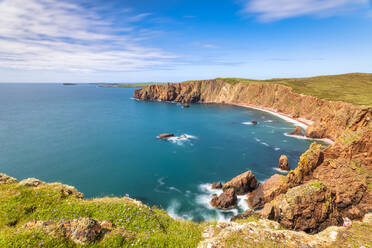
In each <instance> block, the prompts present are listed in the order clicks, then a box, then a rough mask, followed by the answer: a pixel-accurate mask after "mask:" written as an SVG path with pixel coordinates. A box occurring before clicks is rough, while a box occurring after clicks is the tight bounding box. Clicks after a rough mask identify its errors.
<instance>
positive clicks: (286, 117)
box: [229, 103, 335, 145]
mask: <svg viewBox="0 0 372 248" xmlns="http://www.w3.org/2000/svg"><path fill="white" fill-rule="evenodd" d="M229 104H230V105H233V106H239V107H243V108H251V109H255V110H259V111H263V112H266V113H270V114H272V115H274V116H277V117H279V118H281V119H282V120H285V121H287V122H289V123H292V124H295V125H296V126H300V127H301V128H303V129H304V130H306V129H307V128H308V127H309V126H311V125H312V124H313V123H314V122H313V121H311V120H306V119H303V118H293V117H291V116H289V115H287V114H284V113H279V112H276V111H274V110H273V109H269V108H264V107H257V106H253V105H250V104H238V103H229ZM285 135H286V136H288V137H294V138H298V139H310V140H317V141H322V142H324V143H326V144H329V145H333V144H334V143H335V142H334V141H333V140H331V139H328V138H323V139H314V138H309V137H306V136H299V135H289V134H285Z"/></svg>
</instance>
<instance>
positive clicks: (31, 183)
mask: <svg viewBox="0 0 372 248" xmlns="http://www.w3.org/2000/svg"><path fill="white" fill-rule="evenodd" d="M43 184H45V183H44V182H42V181H40V180H39V179H36V178H27V179H24V180H22V181H20V182H19V183H18V185H19V186H26V187H38V186H40V185H43Z"/></svg>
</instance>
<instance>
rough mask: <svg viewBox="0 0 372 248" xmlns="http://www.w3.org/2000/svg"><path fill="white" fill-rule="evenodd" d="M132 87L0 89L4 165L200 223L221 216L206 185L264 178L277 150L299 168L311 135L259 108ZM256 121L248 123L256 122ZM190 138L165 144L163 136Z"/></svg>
mask: <svg viewBox="0 0 372 248" xmlns="http://www.w3.org/2000/svg"><path fill="white" fill-rule="evenodd" d="M133 92H134V89H132V88H98V87H96V86H95V85H84V84H79V85H74V86H64V85H62V84H1V85H0V106H1V108H0V141H1V143H0V171H1V172H2V173H6V174H8V175H10V176H13V177H16V178H18V179H23V178H28V177H35V178H38V179H41V180H44V181H47V182H54V181H59V182H62V183H64V184H69V185H73V186H75V187H76V188H77V189H78V190H79V191H81V192H83V193H84V194H85V196H86V197H88V198H90V197H100V196H105V195H112V196H124V195H126V194H128V195H129V196H130V197H132V198H136V199H138V200H141V201H142V202H144V203H146V204H148V205H157V206H159V207H162V208H164V209H166V210H168V211H169V213H170V214H171V215H174V216H179V217H182V218H187V219H192V220H195V221H202V220H209V219H219V220H224V219H228V218H229V217H231V216H232V215H233V214H236V213H238V212H239V211H240V212H241V211H243V210H244V209H245V208H246V207H247V206H246V205H245V203H244V201H243V199H240V204H239V208H238V209H235V210H232V211H216V210H214V209H212V208H210V207H209V206H208V201H209V199H210V195H211V193H212V191H211V189H210V188H209V186H208V185H209V184H210V183H213V182H216V181H223V182H224V181H227V180H230V179H231V178H233V177H235V176H236V175H238V174H240V173H242V172H245V171H247V170H252V171H253V173H254V174H255V176H256V178H257V179H258V180H259V181H260V182H263V181H264V180H266V179H268V178H269V177H270V176H271V175H273V174H274V173H277V171H276V170H275V168H276V167H277V163H278V159H279V157H280V155H281V154H286V155H287V156H288V158H289V163H290V166H291V168H292V169H293V168H295V166H296V164H297V162H298V159H299V156H300V155H301V154H302V153H303V152H304V151H305V150H307V148H308V146H309V144H310V143H311V142H312V141H311V140H306V139H297V138H294V137H287V136H285V135H284V133H287V132H289V131H292V130H293V129H294V125H293V124H291V123H288V122H286V121H284V120H282V119H280V118H279V117H277V116H274V115H271V114H270V113H266V112H262V111H259V110H254V109H249V108H244V107H238V106H230V105H216V104H192V105H191V107H190V108H187V109H184V108H182V106H181V105H177V104H172V103H163V102H142V101H137V100H134V99H133V98H132V96H133ZM253 120H256V121H258V125H250V123H251V121H253ZM166 132H172V133H174V134H175V135H177V136H180V135H183V134H185V135H186V137H187V139H184V140H176V139H171V140H159V139H157V138H156V136H157V135H159V134H160V133H166Z"/></svg>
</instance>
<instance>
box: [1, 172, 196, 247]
mask: <svg viewBox="0 0 372 248" xmlns="http://www.w3.org/2000/svg"><path fill="white" fill-rule="evenodd" d="M200 239H201V227H200V226H199V225H198V224H196V223H192V222H189V221H182V220H174V219H172V218H171V217H170V216H169V215H168V214H167V213H166V212H165V211H164V210H160V209H157V208H150V207H147V206H145V205H143V204H142V203H140V202H137V201H135V200H133V199H130V198H128V197H123V198H99V199H91V200H86V199H83V198H82V194H81V193H79V192H78V191H77V190H76V189H74V188H73V187H71V186H67V185H62V184H60V183H53V184H46V183H43V182H40V181H38V180H36V179H32V180H28V181H21V182H20V183H18V181H17V180H15V179H14V178H11V177H8V176H6V175H3V174H0V247H196V245H197V244H198V242H199V241H200Z"/></svg>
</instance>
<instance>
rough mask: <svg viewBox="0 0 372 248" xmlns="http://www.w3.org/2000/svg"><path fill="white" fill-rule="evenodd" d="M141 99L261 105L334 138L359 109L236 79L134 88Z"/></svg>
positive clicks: (309, 133)
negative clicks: (232, 82)
mask: <svg viewBox="0 0 372 248" xmlns="http://www.w3.org/2000/svg"><path fill="white" fill-rule="evenodd" d="M134 97H135V98H137V99H141V100H160V101H172V102H182V103H186V102H187V103H226V104H239V105H246V106H253V107H259V108H265V109H268V110H272V111H275V112H277V113H281V114H285V115H288V116H290V117H294V118H297V119H299V120H308V121H310V123H311V124H312V125H311V126H310V127H309V128H308V130H307V132H306V135H307V136H308V137H312V138H329V139H332V140H335V139H336V138H337V137H338V136H339V135H341V134H342V132H343V131H344V130H345V129H346V127H347V126H348V125H350V123H351V122H352V120H353V119H354V118H355V117H356V116H357V115H358V113H360V111H361V109H362V108H361V107H360V106H355V105H353V104H350V103H345V102H339V101H327V100H322V99H319V98H317V97H313V96H309V95H302V94H298V93H294V92H292V89H291V88H290V87H287V86H283V85H279V84H265V83H238V84H235V85H231V84H228V83H225V82H224V81H223V80H206V81H195V82H187V83H175V84H163V85H151V86H148V87H145V88H143V89H139V90H136V91H135V93H134Z"/></svg>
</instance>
